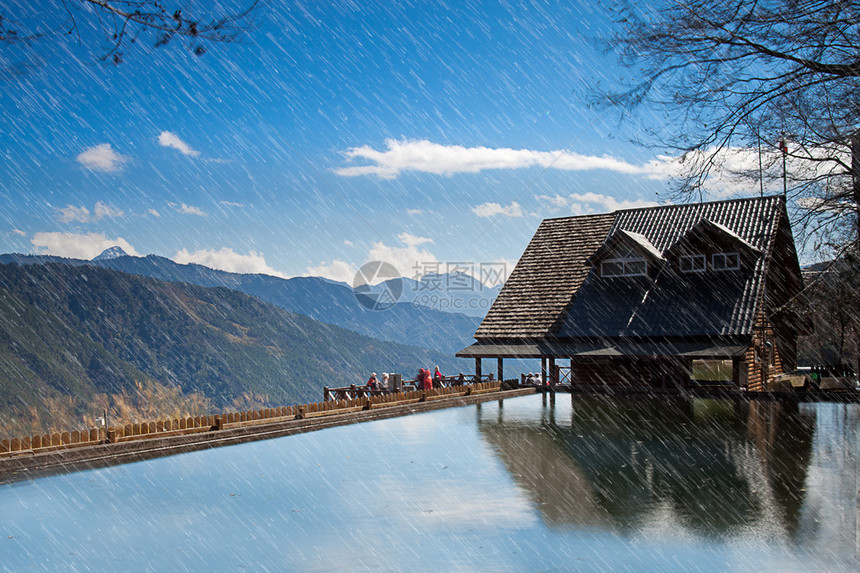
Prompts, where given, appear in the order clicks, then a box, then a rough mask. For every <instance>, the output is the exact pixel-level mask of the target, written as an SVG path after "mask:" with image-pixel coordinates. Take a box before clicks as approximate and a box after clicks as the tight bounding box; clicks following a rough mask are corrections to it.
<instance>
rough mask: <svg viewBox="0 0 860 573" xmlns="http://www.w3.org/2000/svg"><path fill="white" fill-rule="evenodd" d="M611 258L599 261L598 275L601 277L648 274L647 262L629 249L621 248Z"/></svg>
mask: <svg viewBox="0 0 860 573" xmlns="http://www.w3.org/2000/svg"><path fill="white" fill-rule="evenodd" d="M614 255H615V256H614V257H613V258H611V259H604V260H603V261H601V263H600V276H603V277H642V276H645V275H646V274H648V262H647V261H646V260H645V259H644V257H640V256H637V255H636V253H634V252H633V251H632V250H631V249H627V248H622V249H619V250H617V251H616V252H615V253H614Z"/></svg>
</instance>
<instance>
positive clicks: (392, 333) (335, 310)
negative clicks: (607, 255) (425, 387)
mask: <svg viewBox="0 0 860 573" xmlns="http://www.w3.org/2000/svg"><path fill="white" fill-rule="evenodd" d="M49 262H59V263H64V264H68V265H75V266H82V265H95V266H100V267H103V268H109V269H113V270H118V271H122V272H125V273H129V274H134V275H140V276H145V277H151V278H156V279H159V280H163V281H168V282H184V283H189V284H194V285H199V286H205V287H225V288H229V289H233V290H237V291H240V292H243V293H245V294H248V295H251V296H255V297H257V298H259V299H260V300H263V301H266V302H269V303H272V304H274V305H277V306H279V307H281V308H282V309H284V310H289V311H292V312H297V313H300V314H304V315H306V316H309V317H311V318H314V319H316V320H319V321H322V322H326V323H328V324H333V325H335V326H340V327H343V328H347V329H349V330H353V331H355V332H358V333H360V334H365V335H367V336H371V337H373V338H377V339H380V340H385V341H389V342H397V343H402V344H406V345H410V346H418V347H421V348H428V349H432V350H438V351H439V352H443V353H447V354H451V355H453V354H454V353H455V352H457V351H459V350H461V349H463V348H465V347H466V346H468V345H470V344H472V342H474V340H473V338H472V336H473V334H474V333H475V331H476V330H477V328H478V325H479V324H480V321H481V318H480V317H478V316H467V315H466V314H461V313H458V312H445V310H446V309H447V310H450V309H453V308H464V309H468V310H470V311H472V312H475V311H479V312H481V316H483V314H484V313H486V309H488V308H489V306H490V304H491V302H492V300H493V299H494V298H495V295H496V294H498V290H499V288H500V287H494V288H484V287H480V285H477V286H476V285H475V284H474V283H465V281H464V280H463V278H462V277H458V276H456V275H429V276H427V277H425V278H424V280H423V281H416V280H413V279H409V278H403V279H401V280H402V285H401V286H399V287H398V288H399V289H400V290H402V294H401V297H400V300H401V301H402V302H397V303H396V304H393V305H392V306H390V307H388V308H385V310H371V309H370V308H369V306H370V305H362V304H361V303H360V302H359V299H357V297H356V294H355V292H354V291H353V289H352V288H351V287H349V286H348V285H346V284H344V283H338V282H334V281H330V280H328V279H323V278H319V277H294V278H290V279H282V278H278V277H273V276H269V275H261V274H239V273H231V272H227V271H221V270H216V269H211V268H208V267H205V266H202V265H198V264H194V263H192V264H179V263H176V262H174V261H172V260H170V259H167V258H164V257H160V256H157V255H148V256H146V257H132V256H129V255H126V254H125V253H124V252H123V251H122V249H119V248H118V247H113V248H111V249H108V250H107V251H105V252H104V253H102V254H101V255H99V256H98V257H96V258H95V259H93V260H91V261H89V260H81V259H67V258H62V257H54V256H49V255H21V254H4V255H0V263H17V264H19V265H34V264H44V263H49ZM446 284H458V285H460V288H459V289H454V290H451V289H445V290H442V289H440V288H437V287H438V286H439V285H446ZM464 284H465V285H466V286H465V287H464V286H463V285H464ZM385 286H386V285H382V287H378V288H385ZM416 300H417V301H418V302H416ZM422 302H423V303H428V304H429V305H431V306H434V307H437V308H427V306H428V304H421V303H422ZM440 309H441V310H440Z"/></svg>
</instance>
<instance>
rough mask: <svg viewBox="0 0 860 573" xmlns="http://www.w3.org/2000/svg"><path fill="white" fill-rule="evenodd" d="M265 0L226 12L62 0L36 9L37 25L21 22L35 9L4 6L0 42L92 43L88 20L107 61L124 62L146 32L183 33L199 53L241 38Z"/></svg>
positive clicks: (151, 0)
mask: <svg viewBox="0 0 860 573" xmlns="http://www.w3.org/2000/svg"><path fill="white" fill-rule="evenodd" d="M264 1H265V0H248V3H247V5H245V6H243V7H242V8H240V9H238V10H236V11H232V12H226V11H223V10H222V9H220V8H214V7H213V8H211V9H209V10H193V9H191V10H189V9H186V8H184V7H182V6H184V5H185V3H180V2H165V1H163V0H61V1H60V2H59V3H58V4H57V6H56V7H55V9H54V10H52V11H46V13H43V14H38V15H37V16H38V17H39V18H40V20H41V21H39V22H37V24H36V25H35V26H26V25H24V24H23V23H22V18H23V17H28V18H32V17H33V15H32V14H29V13H28V14H24V15H15V14H10V13H9V12H10V9H9V8H6V7H0V43H5V44H32V43H36V42H44V41H56V40H58V39H59V38H62V37H69V36H71V37H73V38H75V39H76V40H77V41H78V42H79V43H88V40H86V39H85V37H86V36H87V34H81V29H82V28H83V25H82V24H83V23H84V22H86V23H87V24H88V25H89V26H91V27H93V28H95V29H96V30H98V31H99V32H100V33H101V34H102V36H103V38H102V45H101V46H100V47H99V48H98V49H97V52H98V57H99V60H101V61H104V62H110V63H113V64H119V63H121V62H122V61H123V52H124V49H125V48H126V46H128V45H129V44H135V43H137V42H138V40H139V39H141V37H144V36H148V40H149V42H150V43H151V44H152V45H153V46H155V47H160V46H163V45H165V44H168V43H170V42H171V41H172V40H174V39H175V38H177V37H179V38H183V39H184V40H186V42H187V44H188V47H189V49H190V50H191V51H192V52H193V53H194V54H196V55H198V56H200V55H203V54H204V53H206V51H207V45H209V44H212V43H233V42H238V41H240V40H241V38H242V37H243V36H244V35H245V34H246V33H247V32H248V30H249V29H250V28H251V27H252V23H251V21H250V20H251V15H252V14H253V12H254V11H255V10H256V9H257V8H258V7H259V6H260V5H261V4H262V3H263V2H264ZM48 12H50V13H48ZM52 21H55V23H54V24H49V23H48V22H52Z"/></svg>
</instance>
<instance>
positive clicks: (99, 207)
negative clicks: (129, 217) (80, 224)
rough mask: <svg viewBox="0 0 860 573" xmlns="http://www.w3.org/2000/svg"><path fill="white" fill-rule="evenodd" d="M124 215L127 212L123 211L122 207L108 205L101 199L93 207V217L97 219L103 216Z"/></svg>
mask: <svg viewBox="0 0 860 573" xmlns="http://www.w3.org/2000/svg"><path fill="white" fill-rule="evenodd" d="M123 215H125V213H123V212H122V210H121V209H117V208H116V207H114V206H113V205H108V204H107V203H102V202H101V201H98V202H97V203H96V206H95V208H94V209H93V217H94V220H95V221H98V220H99V219H101V218H103V217H122V216H123Z"/></svg>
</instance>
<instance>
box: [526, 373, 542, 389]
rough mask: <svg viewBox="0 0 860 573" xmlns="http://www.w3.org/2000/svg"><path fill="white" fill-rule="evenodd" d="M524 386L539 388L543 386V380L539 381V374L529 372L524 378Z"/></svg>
mask: <svg viewBox="0 0 860 573" xmlns="http://www.w3.org/2000/svg"><path fill="white" fill-rule="evenodd" d="M526 384H530V385H531V384H533V385H535V386H540V385H542V384H543V380H542V379H541V375H540V372H538V373H537V374H535V373H533V372H529V375H528V376H526Z"/></svg>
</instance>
